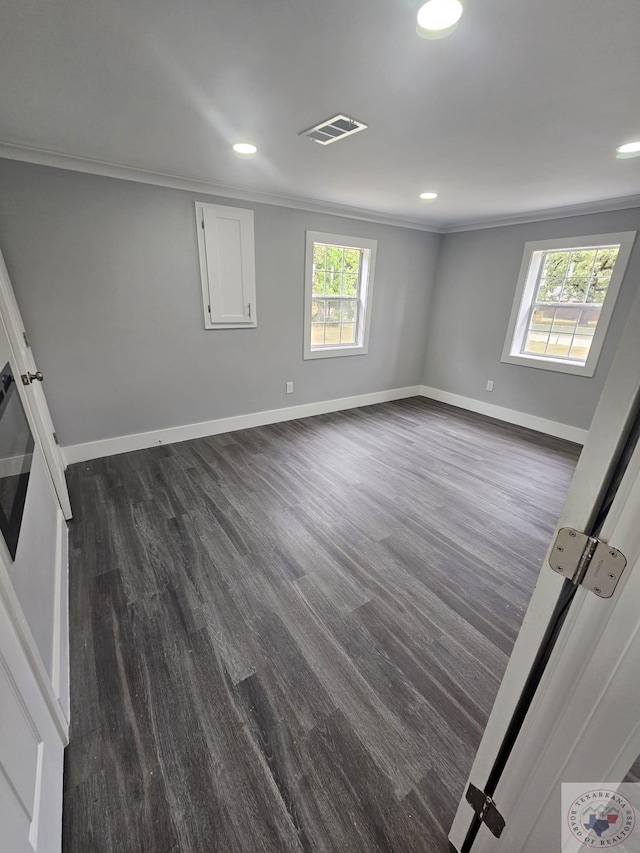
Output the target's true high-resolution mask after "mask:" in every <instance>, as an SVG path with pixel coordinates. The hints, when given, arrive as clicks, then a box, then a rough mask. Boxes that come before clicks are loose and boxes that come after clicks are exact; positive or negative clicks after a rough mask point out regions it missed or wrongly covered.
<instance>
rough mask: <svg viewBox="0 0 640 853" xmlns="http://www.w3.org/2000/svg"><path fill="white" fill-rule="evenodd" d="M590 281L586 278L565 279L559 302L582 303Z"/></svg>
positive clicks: (573, 277)
mask: <svg viewBox="0 0 640 853" xmlns="http://www.w3.org/2000/svg"><path fill="white" fill-rule="evenodd" d="M590 281H591V279H590V278H589V277H588V276H572V277H571V278H567V279H565V282H564V287H563V288H562V295H561V296H560V302H584V301H585V298H586V296H587V290H588V289H589V282H590Z"/></svg>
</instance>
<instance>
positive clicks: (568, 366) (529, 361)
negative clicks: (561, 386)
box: [500, 353, 596, 376]
mask: <svg viewBox="0 0 640 853" xmlns="http://www.w3.org/2000/svg"><path fill="white" fill-rule="evenodd" d="M500 361H502V362H503V363H505V364H519V365H520V366H521V367H536V368H538V369H539V370H553V371H554V372H555V373H570V374H572V375H573V376H593V374H594V373H595V372H596V368H595V365H590V364H589V362H587V363H586V364H572V363H571V362H569V361H562V360H561V359H557V358H543V357H542V356H536V355H512V354H511V353H503V355H502V358H501V359H500Z"/></svg>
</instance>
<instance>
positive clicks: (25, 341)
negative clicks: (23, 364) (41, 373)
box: [22, 332, 31, 348]
mask: <svg viewBox="0 0 640 853" xmlns="http://www.w3.org/2000/svg"><path fill="white" fill-rule="evenodd" d="M22 337H23V338H24V343H25V346H27V347H29V348H31V344H30V343H29V338H28V337H27V333H26V332H23V333H22Z"/></svg>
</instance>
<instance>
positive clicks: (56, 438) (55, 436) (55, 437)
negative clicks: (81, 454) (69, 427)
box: [53, 432, 60, 447]
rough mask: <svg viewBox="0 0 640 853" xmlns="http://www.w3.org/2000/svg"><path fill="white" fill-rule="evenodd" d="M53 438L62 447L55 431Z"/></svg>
mask: <svg viewBox="0 0 640 853" xmlns="http://www.w3.org/2000/svg"><path fill="white" fill-rule="evenodd" d="M53 440H54V441H55V443H56V444H57V445H58V447H60V442H59V441H58V436H57V435H56V434H55V432H54V434H53Z"/></svg>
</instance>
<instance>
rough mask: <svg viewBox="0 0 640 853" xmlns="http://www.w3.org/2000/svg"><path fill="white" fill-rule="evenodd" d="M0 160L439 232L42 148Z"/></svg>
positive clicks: (8, 149) (6, 152) (13, 148)
mask: <svg viewBox="0 0 640 853" xmlns="http://www.w3.org/2000/svg"><path fill="white" fill-rule="evenodd" d="M0 158H4V159H6V160H19V161H21V162H24V163H33V164H35V165H38V166H51V167H52V168H55V169H67V170H68V171H71V172H84V173H85V174H90V175H99V176H101V177H105V178H116V179H118V180H123V181H135V182H136V183H139V184H151V185H153V186H158V187H168V188H169V189H174V190H186V191H187V192H192V193H199V194H201V195H210V196H217V197H219V198H231V199H237V200H238V201H250V202H255V203H257V204H271V205H275V206H276V207H288V208H293V209H295V210H304V211H306V212H308V213H324V214H327V215H329V216H343V217H345V218H347V219H360V220H363V221H365V222H375V223H376V224H378V225H393V226H396V227H398V228H411V229H412V230H414V231H428V232H432V233H435V234H440V233H441V232H442V229H441V228H440V227H439V226H438V225H435V224H432V223H426V222H420V221H418V220H413V219H403V218H402V217H396V216H389V215H385V214H383V213H380V212H378V211H375V210H367V209H364V208H359V207H349V206H347V205H342V204H335V203H333V202H324V201H317V200H315V199H310V198H304V197H303V196H289V195H279V194H273V193H263V192H258V191H254V190H248V189H243V188H242V187H234V186H229V185H227V184H217V183H214V182H213V181H208V180H206V179H204V178H187V177H182V176H180V175H170V174H166V173H164V172H152V171H148V170H146V169H138V168H135V167H133V166H121V165H118V164H117V163H109V162H106V161H103V160H92V159H90V158H88V157H75V156H72V155H69V154H60V153H59V152H57V151H48V150H46V149H44V148H31V147H28V146H23V145H14V144H13V143H9V142H2V141H0Z"/></svg>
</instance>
